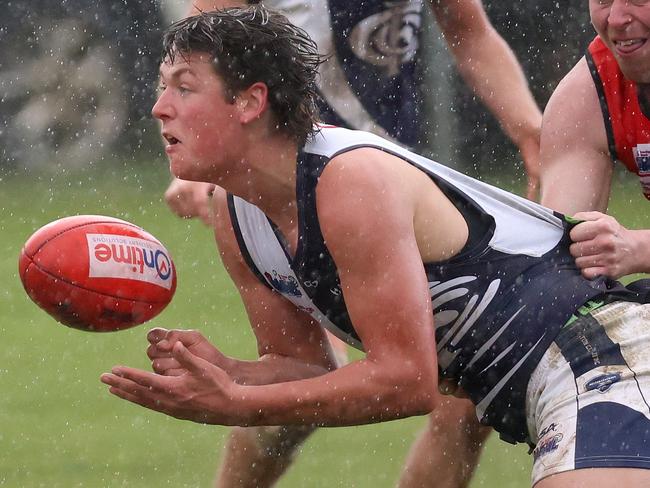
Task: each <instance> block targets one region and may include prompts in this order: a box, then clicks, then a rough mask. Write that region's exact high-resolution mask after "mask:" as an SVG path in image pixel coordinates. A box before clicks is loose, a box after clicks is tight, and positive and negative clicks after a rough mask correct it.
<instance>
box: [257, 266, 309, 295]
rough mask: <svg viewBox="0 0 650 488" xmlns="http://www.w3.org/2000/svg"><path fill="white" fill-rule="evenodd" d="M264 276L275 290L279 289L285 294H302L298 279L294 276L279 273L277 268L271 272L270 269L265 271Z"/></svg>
mask: <svg viewBox="0 0 650 488" xmlns="http://www.w3.org/2000/svg"><path fill="white" fill-rule="evenodd" d="M264 277H265V278H266V279H267V280H268V282H269V284H270V285H271V286H272V287H273V288H274V289H275V290H277V291H279V292H280V293H282V294H283V295H290V296H293V297H300V296H302V292H301V291H300V286H299V285H298V280H296V279H295V278H294V277H293V276H289V275H283V274H280V273H278V272H277V271H276V270H272V271H271V273H269V272H268V271H267V272H265V273H264Z"/></svg>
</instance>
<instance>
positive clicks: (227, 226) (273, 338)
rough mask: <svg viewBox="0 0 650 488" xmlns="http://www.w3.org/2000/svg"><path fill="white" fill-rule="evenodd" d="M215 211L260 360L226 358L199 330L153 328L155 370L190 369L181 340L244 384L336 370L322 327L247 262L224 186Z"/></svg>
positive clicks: (218, 190) (228, 264) (177, 371)
mask: <svg viewBox="0 0 650 488" xmlns="http://www.w3.org/2000/svg"><path fill="white" fill-rule="evenodd" d="M213 213H214V228H215V239H216V241H217V245H218V248H219V252H220V255H221V258H222V261H223V263H224V265H225V267H226V270H227V271H228V273H229V274H230V276H231V278H232V279H233V281H234V282H235V284H236V286H237V289H238V291H239V293H240V295H241V297H242V299H243V302H244V305H245V307H246V311H247V313H248V317H249V320H250V324H251V327H252V329H253V332H254V334H255V337H256V339H257V344H258V354H259V360H256V361H244V360H238V359H235V358H230V357H227V356H225V355H223V354H222V353H221V352H220V351H219V350H218V349H217V348H216V347H215V346H213V345H212V344H210V343H209V342H208V341H207V339H206V338H205V337H204V336H203V335H202V334H201V333H200V332H198V331H193V330H165V329H153V330H152V331H150V332H149V334H148V336H147V338H148V340H149V342H150V343H151V344H150V346H149V348H148V350H147V354H148V355H149V358H150V359H151V360H152V365H153V369H154V371H156V372H157V373H159V374H164V375H180V374H184V373H186V370H185V369H184V368H183V367H182V365H181V364H179V362H178V361H177V360H176V359H175V358H174V356H173V353H172V348H173V346H174V344H175V343H176V342H178V341H180V342H182V343H183V345H184V346H185V347H186V348H187V349H188V350H189V351H190V352H191V353H192V354H194V355H196V356H198V357H200V358H202V359H205V360H206V361H208V362H210V363H211V364H214V365H216V366H218V367H219V368H221V369H223V370H224V371H225V372H226V373H228V375H229V376H230V377H231V378H232V379H233V380H234V381H235V382H237V383H239V384H245V385H261V384H268V383H277V382H281V381H291V380H295V379H300V378H305V377H311V376H316V375H319V374H323V373H326V372H327V371H328V370H331V369H334V368H335V367H336V366H335V360H334V359H333V358H334V355H333V353H332V351H331V348H330V344H329V341H328V339H327V338H326V336H325V334H324V331H323V329H322V328H321V327H320V325H318V324H317V323H315V322H314V320H313V319H312V318H311V317H310V316H309V315H307V314H306V313H305V312H303V311H300V310H298V309H297V308H296V307H295V306H294V305H293V304H291V303H290V302H289V301H287V300H285V299H284V298H282V297H281V296H280V295H279V294H277V293H275V292H273V291H271V290H270V289H269V288H268V287H267V286H266V285H265V284H263V283H262V282H260V280H259V279H258V278H257V277H256V276H255V275H254V274H253V273H252V271H251V270H250V269H249V267H248V265H247V264H246V263H245V261H244V259H243V257H242V255H241V251H240V249H239V246H238V243H237V240H236V238H235V234H234V230H233V228H232V222H231V219H230V215H229V211H228V205H227V199H226V192H225V191H224V190H223V189H222V188H219V187H216V188H215V190H214V197H213Z"/></svg>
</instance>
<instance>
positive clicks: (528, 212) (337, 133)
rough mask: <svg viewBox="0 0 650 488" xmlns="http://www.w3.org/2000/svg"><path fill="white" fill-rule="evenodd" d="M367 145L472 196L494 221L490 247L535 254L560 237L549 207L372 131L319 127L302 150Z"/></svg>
mask: <svg viewBox="0 0 650 488" xmlns="http://www.w3.org/2000/svg"><path fill="white" fill-rule="evenodd" d="M368 146H372V147H376V148H380V149H384V150H386V151H388V152H391V153H393V154H395V155H398V156H400V157H402V158H404V159H406V160H408V161H410V162H412V163H414V164H415V165H417V166H418V167H420V168H421V169H423V170H425V171H426V172H430V173H433V174H435V175H437V176H439V177H440V178H442V179H443V180H445V181H447V182H449V183H450V184H451V185H452V186H454V187H456V188H457V189H459V190H460V191H462V192H463V193H465V194H466V195H467V196H468V197H470V198H471V199H472V200H474V202H475V203H476V204H477V205H478V206H479V207H480V208H481V209H483V210H484V211H485V212H486V213H487V214H489V215H491V216H492V217H493V218H494V220H495V222H496V229H495V230H494V236H493V237H492V239H491V241H490V244H489V245H490V247H491V248H492V249H494V250H497V251H501V252H504V253H507V254H524V255H527V256H534V257H539V256H542V255H543V254H545V253H547V252H548V251H550V250H551V249H553V248H554V247H555V246H556V245H557V244H558V242H560V239H562V236H563V226H562V221H561V220H560V219H559V218H558V217H556V216H555V214H554V213H553V211H552V210H550V209H548V208H546V207H543V206H541V205H539V204H537V203H535V202H532V201H530V200H527V199H525V198H522V197H519V196H517V195H513V194H511V193H508V192H506V191H504V190H501V189H499V188H496V187H494V186H492V185H488V184H487V183H483V182H481V181H478V180H475V179H473V178H470V177H469V176H466V175H464V174H462V173H459V172H458V171H454V170H453V169H451V168H448V167H447V166H444V165H442V164H439V163H436V162H435V161H432V160H430V159H427V158H424V157H422V156H419V155H417V154H415V153H412V152H410V151H408V150H407V149H404V148H403V147H401V146H399V145H397V144H394V143H391V142H388V141H386V140H385V139H382V138H381V137H378V136H375V135H373V134H370V133H362V132H358V131H350V130H348V129H343V128H339V127H336V128H332V127H323V128H322V130H321V131H320V132H319V133H318V134H316V135H315V136H314V139H313V140H312V141H311V142H310V143H309V144H307V145H306V146H305V151H306V152H311V153H314V154H319V155H322V156H325V157H328V158H331V157H333V156H334V155H336V154H337V153H339V152H342V151H348V150H351V149H354V148H355V147H368ZM513 210H515V211H513Z"/></svg>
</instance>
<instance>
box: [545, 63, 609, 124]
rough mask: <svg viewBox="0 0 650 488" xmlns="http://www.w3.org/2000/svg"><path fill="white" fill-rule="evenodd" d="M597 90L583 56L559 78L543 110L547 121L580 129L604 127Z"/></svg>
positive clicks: (547, 122) (546, 122)
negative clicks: (600, 115)
mask: <svg viewBox="0 0 650 488" xmlns="http://www.w3.org/2000/svg"><path fill="white" fill-rule="evenodd" d="M599 113H600V102H599V100H598V92H597V91H596V86H595V85H594V81H593V79H592V77H591V73H590V71H589V66H588V64H587V60H586V59H585V58H582V59H581V60H580V61H579V62H578V63H577V64H576V65H575V66H574V67H573V68H572V69H571V71H569V73H568V74H567V75H566V76H565V77H564V78H563V79H562V81H560V83H559V84H558V86H557V88H556V89H555V91H554V92H553V95H551V98H550V99H549V102H548V104H547V106H546V110H545V111H544V124H545V125H549V124H551V125H553V126H555V125H557V126H558V127H563V128H564V127H565V126H568V127H569V128H571V127H577V128H580V129H581V130H585V129H589V128H594V129H596V130H597V129H600V128H602V129H604V125H603V123H602V117H598V114H599Z"/></svg>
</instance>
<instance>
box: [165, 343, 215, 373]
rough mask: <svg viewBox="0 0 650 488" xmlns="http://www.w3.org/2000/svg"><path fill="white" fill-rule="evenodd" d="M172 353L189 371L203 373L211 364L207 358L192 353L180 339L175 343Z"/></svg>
mask: <svg viewBox="0 0 650 488" xmlns="http://www.w3.org/2000/svg"><path fill="white" fill-rule="evenodd" d="M172 353H173V356H174V358H175V359H176V360H178V362H179V364H180V365H181V366H182V367H184V368H186V369H187V370H188V371H191V372H195V373H201V374H203V372H204V371H205V370H206V369H207V368H208V367H209V366H211V364H210V363H209V362H207V361H206V360H204V359H202V358H200V357H198V356H196V355H194V354H192V352H191V351H190V350H189V349H187V348H186V347H185V346H184V345H183V343H182V342H180V341H178V342H176V344H174V347H173V349H172Z"/></svg>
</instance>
